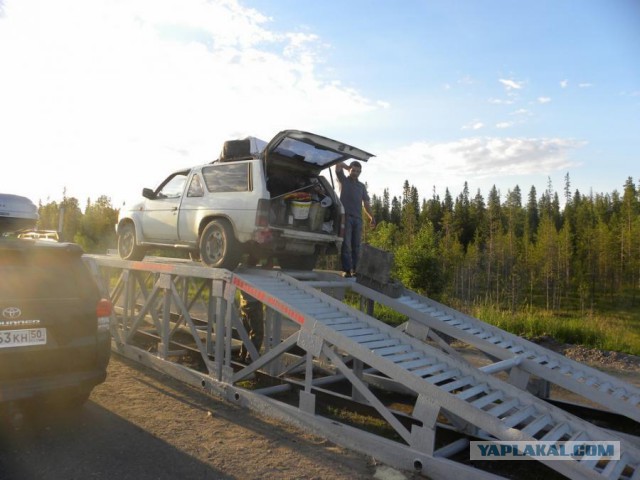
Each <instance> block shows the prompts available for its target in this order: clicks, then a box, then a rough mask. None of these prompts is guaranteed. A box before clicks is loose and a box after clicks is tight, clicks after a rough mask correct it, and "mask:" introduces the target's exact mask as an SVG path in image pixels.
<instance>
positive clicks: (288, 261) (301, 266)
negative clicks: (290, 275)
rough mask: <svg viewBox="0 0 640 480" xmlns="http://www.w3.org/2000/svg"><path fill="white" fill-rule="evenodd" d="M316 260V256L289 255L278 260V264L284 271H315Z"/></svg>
mask: <svg viewBox="0 0 640 480" xmlns="http://www.w3.org/2000/svg"><path fill="white" fill-rule="evenodd" d="M316 260H317V257H316V255H287V256H286V257H285V256H283V257H281V258H278V263H279V264H280V268H282V269H284V270H313V269H314V268H316Z"/></svg>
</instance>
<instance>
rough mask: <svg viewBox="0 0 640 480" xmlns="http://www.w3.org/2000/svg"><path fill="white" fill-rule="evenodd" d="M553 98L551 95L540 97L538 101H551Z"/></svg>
mask: <svg viewBox="0 0 640 480" xmlns="http://www.w3.org/2000/svg"><path fill="white" fill-rule="evenodd" d="M550 101H551V98H549V97H538V103H549V102H550Z"/></svg>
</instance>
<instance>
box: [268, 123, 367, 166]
mask: <svg viewBox="0 0 640 480" xmlns="http://www.w3.org/2000/svg"><path fill="white" fill-rule="evenodd" d="M272 155H273V156H278V157H285V158H286V159H287V160H288V161H289V162H290V161H294V162H301V163H302V164H307V165H309V166H311V167H314V168H316V169H319V170H322V169H325V168H328V167H330V166H332V165H335V164H336V163H340V162H344V161H347V160H350V159H354V160H361V161H363V162H366V161H367V160H369V158H371V157H373V156H374V155H373V154H371V153H367V152H365V151H364V150H360V149H359V148H355V147H352V146H351V145H347V144H346V143H342V142H338V141H336V140H331V139H330V138H327V137H323V136H321V135H316V134H314V133H309V132H301V131H299V130H283V131H282V132H280V133H278V134H277V135H276V136H275V137H273V139H272V140H271V141H270V142H269V143H268V145H267V146H266V147H265V148H264V150H263V151H262V157H263V158H264V159H266V160H267V163H268V162H269V157H270V156H272Z"/></svg>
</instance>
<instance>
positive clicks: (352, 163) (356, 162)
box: [349, 160, 362, 168]
mask: <svg viewBox="0 0 640 480" xmlns="http://www.w3.org/2000/svg"><path fill="white" fill-rule="evenodd" d="M349 167H360V168H362V165H360V162H359V161H357V160H354V161H353V162H351V165H349Z"/></svg>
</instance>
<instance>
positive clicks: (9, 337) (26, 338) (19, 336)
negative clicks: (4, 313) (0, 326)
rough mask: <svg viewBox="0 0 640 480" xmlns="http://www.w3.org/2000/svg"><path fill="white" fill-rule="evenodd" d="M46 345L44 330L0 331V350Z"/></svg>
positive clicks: (45, 331) (45, 330) (45, 332)
mask: <svg viewBox="0 0 640 480" xmlns="http://www.w3.org/2000/svg"><path fill="white" fill-rule="evenodd" d="M46 343H47V329H46V328H25V329H23V330H2V331H0V348H11V347H28V346H30V345H45V344H46Z"/></svg>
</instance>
